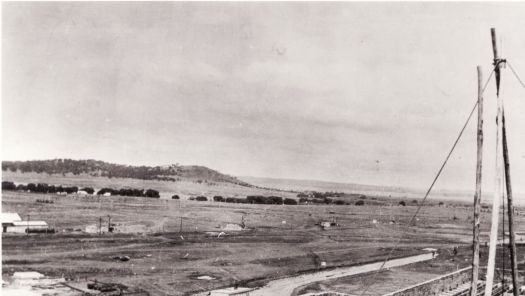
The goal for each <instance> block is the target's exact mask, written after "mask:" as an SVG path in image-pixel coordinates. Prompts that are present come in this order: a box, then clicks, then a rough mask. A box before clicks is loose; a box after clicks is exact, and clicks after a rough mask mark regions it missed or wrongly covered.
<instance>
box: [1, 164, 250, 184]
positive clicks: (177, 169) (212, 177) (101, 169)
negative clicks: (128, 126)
mask: <svg viewBox="0 0 525 296" xmlns="http://www.w3.org/2000/svg"><path fill="white" fill-rule="evenodd" d="M2 171H12V172H21V173H31V172H34V173H47V174H60V175H66V174H73V175H81V174H88V175H90V176H93V177H107V178H131V179H140V180H160V181H181V180H192V181H197V182H225V183H232V184H237V185H240V186H246V187H252V185H250V184H248V183H246V182H244V181H241V180H239V179H237V178H236V177H233V176H229V175H225V174H222V173H220V172H218V171H215V170H212V169H209V168H207V167H204V166H196V165H178V164H174V165H166V166H154V167H150V166H131V165H122V164H114V163H109V162H104V161H100V160H93V159H87V160H73V159H51V160H30V161H3V162H2Z"/></svg>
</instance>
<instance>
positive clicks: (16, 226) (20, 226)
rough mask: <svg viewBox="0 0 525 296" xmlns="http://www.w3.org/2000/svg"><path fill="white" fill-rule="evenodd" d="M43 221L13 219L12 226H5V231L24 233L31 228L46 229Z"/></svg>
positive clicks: (46, 226)
mask: <svg viewBox="0 0 525 296" xmlns="http://www.w3.org/2000/svg"><path fill="white" fill-rule="evenodd" d="M48 228H49V226H48V225H47V223H46V222H45V221H14V222H13V225H12V226H8V227H7V228H6V232H11V233H26V232H28V231H30V230H33V229H48Z"/></svg>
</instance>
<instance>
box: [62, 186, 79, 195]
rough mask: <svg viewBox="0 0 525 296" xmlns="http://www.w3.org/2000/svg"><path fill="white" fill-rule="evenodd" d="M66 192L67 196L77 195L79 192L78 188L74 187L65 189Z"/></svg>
mask: <svg viewBox="0 0 525 296" xmlns="http://www.w3.org/2000/svg"><path fill="white" fill-rule="evenodd" d="M64 191H65V192H66V193H67V194H71V193H76V192H78V187H77V186H73V187H64Z"/></svg>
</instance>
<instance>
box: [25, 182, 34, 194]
mask: <svg viewBox="0 0 525 296" xmlns="http://www.w3.org/2000/svg"><path fill="white" fill-rule="evenodd" d="M27 190H29V191H31V192H36V185H35V184H33V183H29V184H27Z"/></svg>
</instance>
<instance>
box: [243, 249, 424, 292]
mask: <svg viewBox="0 0 525 296" xmlns="http://www.w3.org/2000/svg"><path fill="white" fill-rule="evenodd" d="M431 259H432V254H431V253H428V254H422V255H416V256H410V257H405V258H399V259H393V260H389V261H388V262H387V263H386V264H385V266H384V268H390V267H397V266H402V265H407V264H411V263H416V262H421V261H426V260H431ZM382 263H383V262H375V263H370V264H364V265H359V266H351V267H344V268H337V269H334V270H327V271H320V272H316V273H311V274H304V275H299V276H294V277H287V278H284V279H279V280H274V281H271V282H269V283H268V284H267V285H265V286H263V287H262V288H260V289H257V290H255V291H253V292H252V293H250V295H253V296H273V295H283V296H284V295H293V293H294V290H295V289H296V288H298V287H300V286H304V285H307V284H311V283H314V282H319V281H323V280H328V279H334V278H340V277H345V276H350V275H356V274H361V273H367V272H371V271H374V270H377V269H379V267H380V266H381V265H382Z"/></svg>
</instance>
